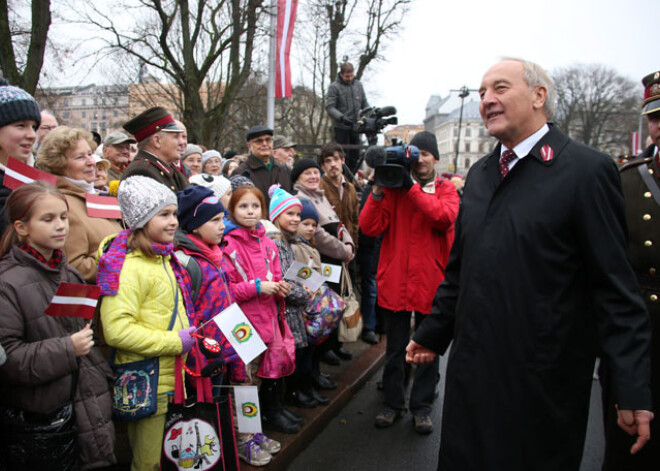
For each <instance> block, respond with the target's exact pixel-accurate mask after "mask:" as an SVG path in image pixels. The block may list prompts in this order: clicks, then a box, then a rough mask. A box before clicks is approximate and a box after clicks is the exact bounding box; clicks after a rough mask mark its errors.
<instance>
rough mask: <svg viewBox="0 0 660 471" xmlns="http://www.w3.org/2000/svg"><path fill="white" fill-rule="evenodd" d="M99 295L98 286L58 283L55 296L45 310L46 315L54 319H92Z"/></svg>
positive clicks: (99, 288)
mask: <svg viewBox="0 0 660 471" xmlns="http://www.w3.org/2000/svg"><path fill="white" fill-rule="evenodd" d="M100 294H101V287H100V286H96V285H87V284H84V283H60V285H59V286H58V287H57V291H56V292H55V296H53V299H52V300H51V301H50V304H49V305H48V307H47V308H46V314H48V315H49V316H54V317H83V318H85V319H92V317H94V310H95V309H96V304H97V303H98V301H99V296H100Z"/></svg>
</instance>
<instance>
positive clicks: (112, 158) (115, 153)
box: [103, 142, 131, 167]
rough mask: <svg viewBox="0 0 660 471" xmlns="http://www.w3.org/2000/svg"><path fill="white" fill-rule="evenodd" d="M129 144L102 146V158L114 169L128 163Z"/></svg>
mask: <svg viewBox="0 0 660 471" xmlns="http://www.w3.org/2000/svg"><path fill="white" fill-rule="evenodd" d="M130 153H131V143H130V142H122V143H121V144H110V145H107V146H103V158H104V159H105V160H108V161H109V162H110V164H111V165H113V166H114V167H121V166H122V165H126V164H127V163H129V161H130Z"/></svg>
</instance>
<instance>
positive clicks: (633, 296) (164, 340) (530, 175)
mask: <svg viewBox="0 0 660 471" xmlns="http://www.w3.org/2000/svg"><path fill="white" fill-rule="evenodd" d="M349 66H350V64H348V65H346V64H344V65H342V69H341V71H340V76H339V78H338V81H337V83H336V84H333V87H334V92H332V93H334V95H332V96H333V97H334V98H333V99H332V100H334V101H332V102H331V103H330V105H332V106H330V108H331V109H329V112H330V114H331V115H332V117H333V118H334V119H335V121H336V122H335V125H336V127H337V130H338V131H337V133H338V135H340V134H341V133H342V127H345V128H347V129H348V128H350V129H353V128H352V127H351V125H352V124H353V122H354V118H353V115H354V114H355V113H357V110H358V108H359V107H358V108H356V110H353V109H352V108H351V110H350V112H349V111H341V112H339V111H337V109H336V108H337V106H339V108H342V106H345V105H346V103H344V104H342V99H341V97H342V94H343V95H346V94H347V93H348V94H350V93H353V95H354V96H353V97H352V100H353V101H355V100H359V101H360V102H363V103H362V104H361V105H360V106H363V105H365V104H366V98H365V97H364V91H363V90H362V88H361V84H359V82H354V81H353V78H354V77H353V69H352V66H350V67H349ZM644 85H645V89H646V94H645V101H644V105H643V114H644V115H646V116H647V117H648V121H649V131H650V134H651V137H652V139H653V141H654V144H653V145H652V146H651V147H649V149H647V151H646V154H645V155H644V156H642V157H641V158H640V159H638V160H633V161H631V162H628V163H626V164H625V165H624V167H623V168H622V169H621V172H622V175H623V176H624V183H625V186H624V188H625V190H626V192H625V198H626V200H625V201H626V203H625V204H624V193H623V192H622V189H621V178H620V177H619V173H618V171H617V168H616V166H615V164H614V163H613V161H612V159H611V158H609V157H608V156H606V155H604V154H601V153H599V152H597V151H596V150H594V149H590V148H588V147H586V146H583V145H581V144H579V143H577V142H575V141H573V140H571V139H570V138H568V137H566V136H565V135H564V134H563V133H562V132H561V131H560V130H559V129H558V128H557V127H555V126H554V125H553V124H552V117H553V112H554V100H555V97H554V86H553V84H552V81H551V80H550V79H549V77H548V76H547V74H546V73H545V71H544V70H543V69H542V68H540V67H539V66H537V65H536V64H533V63H531V62H526V61H522V60H519V59H506V60H503V61H501V62H499V63H497V64H496V65H494V66H493V67H492V68H491V69H489V70H488V71H487V73H486V74H485V75H484V78H483V80H482V85H481V88H480V95H481V105H480V111H481V114H482V118H483V119H484V123H485V124H486V127H487V129H488V132H489V133H490V134H491V135H492V136H494V137H496V138H497V139H498V144H497V146H496V147H495V149H494V150H493V152H491V153H490V154H488V155H487V156H485V157H484V158H483V159H482V160H480V161H479V162H477V163H476V164H475V165H474V167H473V168H474V170H472V171H471V172H470V175H469V176H468V178H467V180H466V182H465V187H463V181H462V180H461V179H455V176H454V175H445V176H443V175H440V174H439V173H438V172H437V170H436V164H437V162H438V160H439V152H438V145H437V141H436V137H435V135H434V134H433V133H431V132H426V131H423V132H419V133H417V134H416V135H415V136H414V137H413V138H412V140H411V142H410V144H411V145H413V146H415V147H416V148H417V149H418V151H419V156H418V157H417V159H416V160H415V161H414V162H413V163H411V164H410V166H409V167H408V168H406V170H405V171H404V172H403V173H402V182H401V183H400V184H398V185H393V186H388V185H386V186H385V187H384V186H383V184H382V183H381V182H380V181H379V180H378V179H375V180H373V179H372V180H369V181H367V182H359V184H356V182H355V181H354V180H352V178H353V173H352V172H351V171H350V170H355V168H352V169H350V170H348V169H347V168H346V164H347V154H346V153H345V152H344V149H343V147H342V145H341V144H339V143H337V142H330V143H327V144H325V145H323V146H322V147H321V149H320V152H319V154H318V156H317V158H299V157H298V156H297V155H296V151H295V147H296V145H295V143H293V142H292V141H291V140H290V139H288V138H287V137H285V136H275V135H274V130H273V129H271V128H269V127H266V126H261V125H255V126H253V127H251V128H250V129H249V130H247V132H246V148H247V153H246V154H245V155H239V154H237V153H236V152H234V151H229V150H224V151H223V152H222V153H221V152H219V151H217V150H214V149H206V148H205V147H204V146H202V145H200V144H195V143H189V142H188V140H187V132H186V128H185V126H184V125H183V123H181V122H179V121H176V120H175V119H174V117H173V116H172V115H171V114H170V112H169V111H168V110H166V109H164V108H162V107H155V108H150V109H148V110H146V111H144V112H143V113H141V114H139V115H138V116H135V117H134V118H133V119H131V120H130V121H128V122H126V123H125V124H124V125H123V129H122V130H116V131H114V132H111V133H109V134H108V135H107V136H104V137H102V138H101V136H94V135H93V134H92V133H90V132H87V131H85V130H84V129H80V128H76V127H70V126H67V125H65V124H64V125H60V123H58V122H57V120H56V118H55V117H54V116H53V115H52V113H50V112H47V111H41V110H40V109H39V106H38V105H37V102H36V101H35V100H34V98H33V97H32V96H30V95H29V94H28V93H26V92H25V91H23V90H21V89H20V88H17V87H14V86H11V85H9V84H7V83H6V82H4V81H2V82H0V180H1V181H2V183H1V184H0V209H1V212H0V229H1V230H2V233H3V237H2V240H1V242H0V313H2V314H1V315H0V345H1V347H2V349H1V350H0V381H1V383H0V468H1V469H27V467H28V466H29V467H34V468H35V469H98V468H104V467H109V466H112V465H114V464H115V463H116V456H115V437H116V431H115V425H114V423H113V420H112V407H113V402H116V401H117V400H118V399H119V400H122V401H124V402H130V401H133V400H135V397H134V396H131V397H129V396H126V397H124V396H121V395H122V394H123V393H122V391H121V390H120V391H118V390H117V389H116V388H113V387H112V386H111V384H112V380H113V377H114V376H113V370H115V371H114V372H115V373H116V371H117V370H116V368H117V367H120V366H121V365H127V364H132V362H138V361H143V360H154V361H155V362H156V364H157V366H158V368H157V370H156V371H158V373H157V375H158V376H157V381H156V383H155V384H154V387H153V388H152V389H153V390H151V391H150V392H149V394H150V398H151V399H152V404H150V410H149V412H148V413H147V414H146V415H144V416H140V417H139V418H133V419H132V420H130V421H129V422H128V427H127V434H128V441H129V443H130V447H131V452H132V469H134V470H155V469H159V466H160V460H161V452H162V444H163V433H164V427H165V418H166V412H167V409H168V403H169V402H170V401H171V396H172V393H173V391H174V385H175V382H176V378H177V377H178V375H181V374H183V375H185V378H186V380H187V387H188V388H189V392H190V393H191V395H194V394H195V392H194V391H195V388H205V389H206V390H208V391H212V395H213V397H215V398H216V399H220V398H221V396H222V395H223V394H227V392H226V391H227V390H228V388H225V386H247V385H255V386H257V388H258V392H259V403H260V413H261V421H262V426H263V429H264V433H245V432H241V433H237V435H236V442H237V448H238V453H239V456H240V458H241V459H242V460H243V461H245V462H247V463H249V464H250V465H253V466H264V465H267V464H268V463H269V462H270V461H271V460H272V457H273V455H274V454H276V453H277V452H278V451H280V449H281V444H280V443H279V442H278V441H277V440H275V439H274V438H273V437H272V436H269V435H270V433H269V432H271V431H275V432H279V433H285V434H295V433H298V432H299V431H300V430H301V427H302V423H303V421H304V418H303V417H302V416H301V415H300V414H299V413H296V412H295V409H294V410H292V409H291V406H293V407H295V408H315V407H320V406H324V405H327V404H328V403H329V402H330V400H329V398H328V397H327V396H325V395H324V393H323V391H328V390H332V389H334V388H336V387H337V383H336V382H335V381H334V379H333V378H332V377H330V376H329V375H328V374H326V373H325V372H324V371H323V368H322V366H321V364H322V363H327V364H339V363H340V362H341V361H349V360H351V358H352V354H351V353H350V351H348V350H347V349H346V348H344V346H343V345H342V343H341V341H340V337H339V335H338V329H337V324H336V320H338V319H339V317H340V313H339V314H338V315H337V316H335V317H336V319H335V321H333V322H335V323H332V322H331V321H330V320H328V321H327V322H328V325H326V326H324V327H325V330H323V334H322V335H317V334H318V332H319V330H318V329H317V328H318V325H317V324H313V322H315V320H314V319H313V317H312V311H313V310H314V308H316V307H318V306H319V305H324V306H326V309H330V308H327V306H329V305H334V304H333V303H335V304H336V301H337V300H338V299H339V300H341V297H342V296H343V295H345V294H346V293H345V292H344V291H345V289H344V288H345V286H346V285H347V284H348V285H352V284H355V285H359V286H360V287H361V290H360V291H361V315H362V317H363V319H364V329H363V331H362V333H361V338H362V340H363V341H364V342H367V343H369V344H376V343H378V342H379V341H380V337H379V334H383V337H384V338H385V339H386V358H385V367H384V371H383V376H382V389H383V393H384V404H383V408H382V410H381V411H380V412H379V413H378V415H377V416H376V417H375V418H374V419H375V420H374V425H375V426H376V427H378V428H386V427H390V426H392V425H393V424H394V423H395V421H397V420H399V419H400V418H401V417H402V416H403V415H404V414H405V412H406V411H407V410H409V411H410V413H411V414H412V419H413V420H412V424H413V429H414V430H415V431H416V432H417V433H419V434H424V435H426V434H430V433H432V432H433V430H434V429H435V427H434V424H433V421H432V419H431V416H432V414H431V411H432V408H433V404H434V402H435V398H436V397H437V391H436V388H437V385H438V382H439V377H440V372H439V362H438V355H439V354H444V353H445V351H446V350H447V348H448V346H449V344H450V342H452V341H453V344H452V349H451V353H450V357H449V362H448V369H447V382H446V384H447V386H446V393H445V400H444V404H443V407H444V413H443V424H442V430H443V436H442V442H441V449H440V462H439V465H438V466H439V469H443V470H444V469H456V470H472V469H474V470H477V469H507V470H512V469H514V470H527V469H548V470H550V469H552V470H556V469H578V467H579V463H580V457H581V454H582V446H583V442H584V434H585V429H586V411H587V410H588V403H589V390H590V385H591V374H592V371H593V365H594V360H595V358H596V356H597V355H598V356H602V357H603V365H604V366H603V372H602V375H601V376H602V377H604V378H605V379H604V380H603V390H604V405H605V406H604V412H605V421H606V425H607V426H606V429H607V454H606V467H607V469H650V468H649V467H648V466H650V465H649V463H653V462H655V463H656V464H657V462H658V461H657V460H658V459H659V457H658V448H659V447H658V446H656V445H655V443H654V442H653V441H651V442H650V443H648V444H647V441H648V440H649V439H650V437H651V434H652V430H653V436H655V425H650V424H652V422H651V421H652V419H653V413H652V410H653V405H652V395H655V397H654V398H655V399H656V400H657V399H658V398H657V394H658V388H657V385H656V384H655V383H651V377H652V378H653V381H657V380H658V374H657V372H656V370H657V365H658V363H659V362H654V363H653V371H652V370H651V361H650V351H651V323H650V322H649V315H648V312H649V311H650V312H651V313H652V314H656V309H657V308H656V306H657V302H658V295H657V294H656V291H657V289H658V287H659V286H660V284H658V283H657V282H656V280H655V278H654V277H655V276H656V270H655V267H654V263H653V262H651V261H649V260H650V258H649V257H651V258H652V256H653V253H649V251H648V250H647V251H646V252H644V250H645V249H639V247H637V245H636V244H638V243H639V244H640V246H642V245H643V246H644V247H645V248H646V249H650V248H651V247H653V246H654V245H653V241H652V236H642V235H638V230H637V229H634V230H633V233H632V237H631V239H632V240H633V242H632V243H631V244H632V245H631V248H630V249H628V245H627V235H626V217H628V219H629V221H628V225H630V226H631V227H635V224H638V223H639V221H644V222H648V221H650V220H653V219H654V218H655V212H657V210H658V208H657V207H658V205H660V189H659V188H658V180H657V179H658V175H660V168H659V163H658V147H659V146H660V131H658V129H660V126H658V123H659V122H660V74H659V73H655V74H652V75H651V76H649V77H647V78H645V79H644ZM342 87H343V88H346V90H344V91H342V90H343V88H342ZM356 87H357V88H356ZM354 89H357V90H358V92H359V93H358V92H355V91H354ZM351 90H353V91H351ZM351 106H353V105H351ZM356 106H357V105H356ZM343 131H346V129H344V130H343ZM344 137H345V138H346V140H348V138H347V137H346V136H344ZM351 139H352V138H351ZM351 142H352V141H351ZM223 154H224V155H223ZM10 158H11V159H15V160H18V161H20V162H22V163H24V164H27V165H31V166H35V167H36V168H38V169H39V170H41V171H43V172H47V173H49V174H51V175H53V176H54V181H55V182H56V183H55V185H54V186H53V185H50V184H48V183H43V182H39V181H37V182H33V183H28V184H24V185H22V186H19V187H18V188H16V189H13V190H12V189H10V188H9V187H7V186H5V185H4V183H5V177H6V175H7V173H8V172H9V171H10V169H8V167H7V166H8V164H9V159H10ZM348 163H349V166H348V167H349V168H350V166H351V165H353V164H354V163H355V162H353V160H349V162H348ZM630 169H638V170H639V172H638V173H639V175H640V176H639V178H637V176H636V175H637V174H636V173H635V171H633V170H630ZM640 169H641V170H640ZM365 170H366V171H367V172H369V171H373V170H374V169H365ZM12 171H13V170H12ZM347 175H350V177H349V176H347ZM633 176H634V177H635V178H632V177H633ZM653 185H655V186H653ZM638 193H639V194H642V195H643V197H642V198H643V199H642V203H644V204H646V205H648V208H645V209H644V210H642V213H643V214H642V213H640V214H639V215H638V214H637V212H639V211H638V208H639V205H638V204H631V203H630V201H632V199H633V198H635V197H638V196H639V195H638ZM89 195H102V196H108V195H109V196H116V198H117V200H118V205H119V208H120V210H121V219H115V218H113V217H92V216H90V215H89V213H88V208H89V206H88V200H89ZM640 204H641V203H640ZM633 213H634V214H635V216H634V217H632V216H631V214H633ZM658 217H660V216H658ZM638 220H639V221H638ZM645 228H646V227H644V228H643V229H645ZM643 229H639V231H642V230H643ZM627 250H628V252H627ZM642 252H643V253H642ZM631 253H632V254H634V255H635V257H637V258H635V257H632V256H630V254H631ZM629 258H630V259H631V260H633V261H634V263H633V266H632V267H631V264H630V261H629ZM635 260H636V261H635ZM294 262H300V263H302V264H303V265H304V266H306V267H308V268H309V269H311V270H315V271H317V272H318V273H319V274H322V272H323V270H322V269H321V267H322V264H331V265H335V266H341V267H342V278H343V279H342V282H341V283H337V282H333V281H329V280H327V281H325V283H323V285H322V288H319V289H318V290H317V291H311V290H310V288H309V287H308V286H307V285H306V284H304V283H301V282H298V281H292V279H291V278H289V279H286V278H285V274H286V273H287V271H288V270H289V269H290V267H291V266H292V265H293V263H294ZM357 262H359V263H357ZM640 267H641V268H640ZM640 271H641V272H644V273H643V274H640ZM63 283H75V284H88V285H96V286H98V288H99V289H100V293H101V298H100V301H99V304H98V306H97V312H96V314H95V316H94V317H93V319H92V320H91V321H87V320H85V319H83V318H80V317H67V316H52V315H48V314H47V313H46V311H47V310H48V307H49V305H50V304H51V301H52V300H53V297H54V296H55V294H56V292H57V290H58V288H59V287H60V286H61V285H62V284H63ZM640 285H641V286H642V290H643V292H644V296H645V299H646V301H647V302H646V304H647V305H648V307H647V306H645V303H644V299H642V297H641V296H640ZM234 303H236V304H238V306H239V307H240V309H241V310H242V311H243V313H244V314H245V315H246V317H247V319H248V320H249V321H250V323H251V325H252V326H253V327H254V329H255V330H256V332H257V333H258V336H259V337H260V338H261V340H262V341H263V342H264V343H265V345H266V350H265V352H264V353H262V354H261V355H259V356H258V357H257V358H256V359H254V360H253V361H250V362H249V363H248V364H245V363H244V362H243V361H242V360H241V357H240V356H239V355H238V354H237V352H236V351H235V350H234V348H233V347H232V345H231V343H230V342H229V340H228V339H227V337H226V336H225V335H224V334H223V333H222V331H221V330H220V328H219V327H218V325H217V324H215V323H214V322H210V321H211V320H212V319H213V318H214V317H215V316H216V315H217V314H218V313H220V312H222V311H224V310H226V309H228V308H230V307H231V306H232V305H233V304H234ZM340 304H342V305H343V303H341V302H340ZM337 309H340V308H337ZM341 309H343V308H341ZM334 314H337V313H334ZM316 320H318V319H316ZM652 323H653V326H654V327H655V326H656V325H657V320H655V319H652ZM314 326H315V327H314ZM411 338H412V340H411ZM214 346H217V348H216V347H214ZM101 347H103V348H101ZM655 348H657V346H656V347H655ZM212 352H215V353H217V354H216V355H211V353H212ZM654 352H655V350H654ZM181 356H183V357H184V358H185V364H184V372H181V371H179V370H178V369H177V366H176V365H177V362H176V361H175V360H176V358H177V357H181ZM654 359H655V358H654ZM410 363H412V364H415V365H416V366H415V368H414V373H412V374H413V380H412V387H411V390H410V398H409V399H408V400H407V399H406V376H407V375H408V373H409V372H410V366H409V364H410ZM124 394H128V393H127V392H126V391H124ZM118 395H119V396H121V397H118ZM617 423H618V427H619V428H620V429H619V428H617V425H616V424H617ZM53 424H57V427H58V428H57V430H55V431H54V432H53V433H52V434H50V435H44V434H43V433H42V434H41V435H40V440H34V433H37V432H36V431H38V430H41V429H40V427H43V426H44V425H49V426H52V425H53ZM621 429H622V430H623V431H624V432H627V434H626V433H621V432H622V430H621ZM645 445H646V446H645Z"/></svg>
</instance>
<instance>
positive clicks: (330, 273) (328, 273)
mask: <svg viewBox="0 0 660 471" xmlns="http://www.w3.org/2000/svg"><path fill="white" fill-rule="evenodd" d="M321 274H322V275H323V278H325V281H328V282H330V283H341V265H332V264H330V263H322V264H321Z"/></svg>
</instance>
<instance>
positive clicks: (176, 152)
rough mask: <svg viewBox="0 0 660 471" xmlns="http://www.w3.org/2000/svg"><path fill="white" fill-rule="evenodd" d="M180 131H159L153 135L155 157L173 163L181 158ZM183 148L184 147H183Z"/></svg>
mask: <svg viewBox="0 0 660 471" xmlns="http://www.w3.org/2000/svg"><path fill="white" fill-rule="evenodd" d="M182 134H183V133H181V132H163V131H161V132H159V133H158V134H156V135H155V136H154V140H155V142H154V144H156V149H157V151H158V155H157V157H158V158H160V159H161V160H162V161H164V162H167V163H170V164H171V163H174V162H176V161H177V160H179V159H180V158H181V141H182V136H181V135H182ZM184 148H185V147H184Z"/></svg>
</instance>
